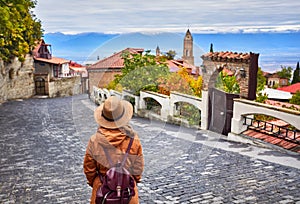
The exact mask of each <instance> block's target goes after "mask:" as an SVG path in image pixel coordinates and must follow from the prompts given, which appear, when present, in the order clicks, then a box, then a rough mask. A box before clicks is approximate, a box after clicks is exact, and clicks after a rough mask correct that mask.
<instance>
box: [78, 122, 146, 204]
mask: <svg viewBox="0 0 300 204" xmlns="http://www.w3.org/2000/svg"><path fill="white" fill-rule="evenodd" d="M130 137H134V141H133V144H132V147H131V149H130V151H129V155H128V159H127V161H126V163H125V167H126V168H127V169H128V170H129V172H130V173H131V175H132V176H133V177H134V179H135V181H136V182H140V180H141V176H142V172H143V170H144V158H143V152H142V146H141V143H140V140H139V138H138V135H137V134H136V133H135V132H134V131H133V129H132V128H131V127H130V126H125V127H122V128H119V129H106V128H102V127H100V128H99V129H98V131H97V133H96V134H94V135H93V136H92V137H91V138H90V140H89V142H88V145H87V148H86V153H85V158H84V163H83V169H84V173H85V175H86V178H87V181H88V184H89V185H90V186H92V187H93V191H92V196H91V203H95V199H96V192H97V189H98V188H99V186H101V181H100V178H99V175H98V173H100V174H101V175H103V176H104V175H105V173H106V171H107V170H108V168H109V164H108V161H107V159H106V156H105V153H104V150H103V148H106V149H107V150H108V153H109V155H110V157H111V159H112V160H113V162H114V163H117V162H118V161H122V159H123V156H124V153H125V152H126V149H127V147H128V144H129V141H130ZM135 193H136V195H135V196H134V197H133V198H132V199H131V201H130V203H131V204H133V203H138V191H137V188H135Z"/></svg>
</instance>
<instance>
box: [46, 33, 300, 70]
mask: <svg viewBox="0 0 300 204" xmlns="http://www.w3.org/2000/svg"><path fill="white" fill-rule="evenodd" d="M184 35H185V33H127V34H106V33H79V34H63V33H47V34H45V35H44V39H45V41H46V43H48V44H51V48H52V54H53V56H56V57H62V58H65V59H70V60H72V61H75V62H78V63H80V64H91V63H94V62H96V61H97V60H98V59H103V58H105V57H108V56H110V55H112V54H113V53H115V52H118V51H121V50H123V49H125V48H127V47H135V48H144V49H145V50H151V52H152V53H153V54H155V50H156V48H157V46H158V47H159V48H160V50H161V52H168V51H169V50H174V51H175V52H176V53H177V55H176V56H175V58H181V56H182V49H183V39H184ZM192 36H193V39H194V57H195V65H197V66H199V65H201V64H202V61H201V58H200V56H201V55H202V54H204V53H206V52H209V50H210V45H211V44H213V50H214V51H233V52H248V53H249V52H254V53H259V54H260V55H259V66H260V67H261V68H262V69H263V70H264V71H268V72H273V71H276V70H280V69H281V66H286V67H288V66H290V67H292V68H293V69H294V68H295V66H296V64H297V62H298V61H300V32H291V33H217V34H198V33H196V34H193V33H192Z"/></svg>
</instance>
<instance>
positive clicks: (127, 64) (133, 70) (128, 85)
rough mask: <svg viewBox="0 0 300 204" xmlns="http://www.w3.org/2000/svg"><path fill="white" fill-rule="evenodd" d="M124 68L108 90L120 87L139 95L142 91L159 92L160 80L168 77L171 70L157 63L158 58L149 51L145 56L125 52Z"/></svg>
mask: <svg viewBox="0 0 300 204" xmlns="http://www.w3.org/2000/svg"><path fill="white" fill-rule="evenodd" d="M122 58H123V59H124V68H123V69H122V73H121V74H120V75H117V76H116V77H115V80H113V81H112V82H111V83H110V84H109V85H108V88H111V89H114V88H116V87H118V89H120V85H121V86H122V88H124V89H127V90H130V91H132V92H133V93H134V94H137V95H138V94H139V92H140V91H142V90H151V91H157V90H158V83H157V80H158V78H161V77H167V76H168V75H169V68H168V66H167V65H166V64H165V63H164V62H163V61H160V62H157V59H156V56H155V55H151V54H150V51H149V50H147V51H146V52H145V54H144V55H143V54H131V53H129V52H124V53H123V54H122Z"/></svg>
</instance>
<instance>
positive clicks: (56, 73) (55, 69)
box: [53, 65, 59, 77]
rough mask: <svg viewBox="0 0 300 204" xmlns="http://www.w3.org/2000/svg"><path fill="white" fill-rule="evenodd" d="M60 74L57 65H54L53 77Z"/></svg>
mask: <svg viewBox="0 0 300 204" xmlns="http://www.w3.org/2000/svg"><path fill="white" fill-rule="evenodd" d="M58 74H59V68H58V66H57V65H53V76H54V77H58Z"/></svg>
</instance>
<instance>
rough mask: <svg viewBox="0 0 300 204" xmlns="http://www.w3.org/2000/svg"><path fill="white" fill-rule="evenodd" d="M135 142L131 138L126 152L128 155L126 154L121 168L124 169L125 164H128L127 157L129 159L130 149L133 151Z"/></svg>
mask: <svg viewBox="0 0 300 204" xmlns="http://www.w3.org/2000/svg"><path fill="white" fill-rule="evenodd" d="M133 140H134V139H133V138H132V137H131V138H130V142H129V144H128V147H127V150H126V153H125V156H124V158H123V161H122V163H121V167H123V166H124V164H125V162H126V159H127V157H128V154H129V151H130V149H131V146H132V143H133Z"/></svg>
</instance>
